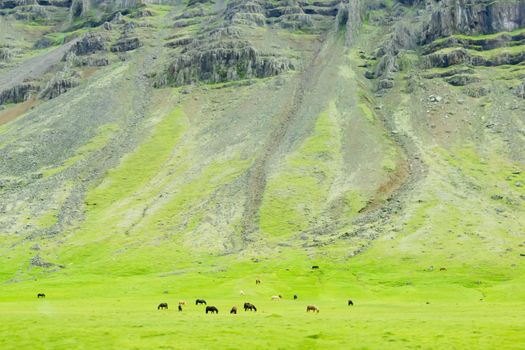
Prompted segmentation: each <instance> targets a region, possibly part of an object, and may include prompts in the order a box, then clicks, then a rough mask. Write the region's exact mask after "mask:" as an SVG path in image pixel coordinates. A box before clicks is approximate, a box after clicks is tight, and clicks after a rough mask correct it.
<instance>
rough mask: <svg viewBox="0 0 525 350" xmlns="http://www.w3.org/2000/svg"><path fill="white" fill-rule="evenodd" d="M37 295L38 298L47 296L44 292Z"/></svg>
mask: <svg viewBox="0 0 525 350" xmlns="http://www.w3.org/2000/svg"><path fill="white" fill-rule="evenodd" d="M36 297H37V298H45V297H46V295H45V294H44V293H38V294H37V295H36Z"/></svg>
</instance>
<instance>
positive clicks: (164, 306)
mask: <svg viewBox="0 0 525 350" xmlns="http://www.w3.org/2000/svg"><path fill="white" fill-rule="evenodd" d="M157 310H168V303H160V304H159V306H157Z"/></svg>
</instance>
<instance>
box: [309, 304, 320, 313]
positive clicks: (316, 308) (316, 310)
mask: <svg viewBox="0 0 525 350" xmlns="http://www.w3.org/2000/svg"><path fill="white" fill-rule="evenodd" d="M310 311H312V312H317V313H319V308H318V307H317V306H315V305H308V306H307V307H306V312H310Z"/></svg>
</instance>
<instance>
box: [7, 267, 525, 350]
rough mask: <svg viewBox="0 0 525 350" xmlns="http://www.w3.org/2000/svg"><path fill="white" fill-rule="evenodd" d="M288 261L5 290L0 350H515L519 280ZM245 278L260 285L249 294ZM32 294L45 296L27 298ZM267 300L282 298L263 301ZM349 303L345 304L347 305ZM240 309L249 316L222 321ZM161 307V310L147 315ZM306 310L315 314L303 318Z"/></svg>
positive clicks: (519, 339) (519, 332) (520, 334)
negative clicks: (247, 306)
mask: <svg viewBox="0 0 525 350" xmlns="http://www.w3.org/2000/svg"><path fill="white" fill-rule="evenodd" d="M297 258H299V257H297ZM283 260H284V261H285V262H290V263H291V262H292V261H291V260H286V259H283ZM295 261H296V264H297V265H285V263H284V264H283V265H276V264H275V263H271V266H268V265H266V264H264V263H253V262H252V263H250V262H248V261H247V262H244V263H238V264H233V265H232V264H227V263H226V262H223V263H219V262H218V263H217V269H216V270H208V271H206V270H203V271H202V273H200V272H201V271H196V272H193V273H182V274H180V275H168V276H165V277H161V276H159V275H150V276H131V277H115V278H109V277H101V276H91V277H90V278H88V279H85V277H84V278H83V279H78V278H75V277H71V278H65V276H63V277H53V278H50V279H44V280H42V281H41V282H39V281H35V282H28V283H23V284H20V285H10V286H4V287H2V297H1V302H0V308H1V309H0V310H1V312H0V322H1V323H0V325H1V326H0V348H2V349H26V348H27V349H71V348H78V349H94V348H100V349H158V348H162V349H203V348H205V349H215V348H217V349H219V348H221V349H223V348H224V349H243V348H249V349H268V348H272V349H274V348H275V349H317V348H318V349H335V348H337V349H385V348H388V349H413V348H419V349H522V348H523V345H524V344H525V332H524V331H525V324H524V322H523V320H524V319H525V309H524V308H523V303H522V300H523V299H522V297H523V284H522V283H520V284H518V281H509V282H507V283H502V284H498V285H494V286H492V287H484V286H483V284H482V285H474V286H471V285H468V283H467V282H468V281H462V279H463V277H462V276H463V273H464V271H459V272H455V271H454V270H452V269H450V268H449V269H448V270H447V271H437V270H436V271H433V272H416V271H412V272H411V273H410V278H411V281H410V283H408V282H407V283H404V282H403V281H404V280H405V278H406V277H407V276H406V275H405V274H403V273H400V272H398V273H393V272H390V273H387V271H385V273H384V274H381V273H376V272H372V269H374V266H373V265H372V264H370V267H369V268H370V271H363V270H361V268H362V267H359V266H356V267H354V268H353V266H354V264H353V263H349V264H348V266H345V264H341V265H336V264H332V265H322V264H321V268H320V270H317V271H313V270H310V266H308V264H306V263H303V264H301V263H300V262H301V260H300V259H297V260H295ZM250 264H251V265H253V266H250ZM263 265H264V266H265V267H262V266H263ZM367 265H368V264H367ZM285 266H289V267H287V268H285ZM287 269H288V270H287ZM355 271H358V272H355ZM239 276H243V277H242V278H240V277H239ZM387 276H388V277H389V278H390V279H391V280H390V281H389V280H386V279H385V278H388V277H387ZM472 277H473V278H474V276H472ZM255 278H260V279H261V280H262V283H261V284H260V285H257V286H256V285H255ZM484 282H485V281H483V283H484ZM521 282H522V281H521ZM240 290H243V291H244V292H245V295H244V296H241V295H240V294H239V293H240ZM41 291H43V292H45V293H46V294H47V297H46V298H45V299H37V298H36V293H37V292H41ZM165 292H167V294H165ZM294 293H297V294H298V295H299V298H298V300H293V298H292V296H293V294H294ZM275 294H282V295H283V299H282V300H279V301H272V300H270V297H271V296H272V295H275ZM196 298H204V299H206V300H207V302H208V305H214V306H216V307H218V309H219V314H218V315H206V314H205V312H204V307H203V306H195V305H194V300H195V299H196ZM348 298H352V300H353V301H354V303H355V305H354V306H353V307H351V306H347V305H346V303H347V299H348ZM480 299H483V301H481V300H480ZM179 300H185V301H187V302H188V303H189V304H188V305H187V306H185V307H184V309H183V312H177V310H176V306H177V303H178V301H179ZM245 301H249V302H252V303H254V304H255V305H256V306H257V307H258V312H256V313H252V312H244V311H239V314H237V315H230V314H229V310H230V308H231V307H232V306H233V305H236V306H237V307H239V309H240V308H241V307H242V304H243V302H245ZM160 302H168V303H169V305H170V309H169V310H168V311H162V310H161V311H158V310H157V309H156V307H157V305H158V303H160ZM427 302H429V304H427ZM310 304H315V305H317V306H318V307H319V308H320V313H319V314H311V313H310V314H307V313H306V311H305V309H306V306H307V305H310Z"/></svg>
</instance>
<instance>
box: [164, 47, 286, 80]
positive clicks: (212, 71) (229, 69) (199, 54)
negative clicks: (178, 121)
mask: <svg viewBox="0 0 525 350" xmlns="http://www.w3.org/2000/svg"><path fill="white" fill-rule="evenodd" d="M293 68H294V66H293V64H292V62H291V61H290V60H289V59H287V58H284V57H278V56H273V55H271V54H266V55H265V54H263V53H261V52H259V51H258V50H256V49H255V48H254V47H253V46H251V45H250V43H249V42H247V41H230V42H218V43H214V44H210V45H208V46H206V47H200V46H197V47H195V48H194V49H191V50H188V51H186V52H185V53H184V54H182V55H179V56H176V57H175V59H174V61H173V63H171V64H170V66H169V67H168V69H167V72H166V76H165V77H163V78H162V80H161V81H160V85H164V84H168V85H175V86H180V85H185V84H192V83H197V82H205V83H219V82H225V81H231V80H239V79H247V78H263V77H269V76H274V75H277V74H280V73H282V72H284V71H287V70H289V69H293Z"/></svg>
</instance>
